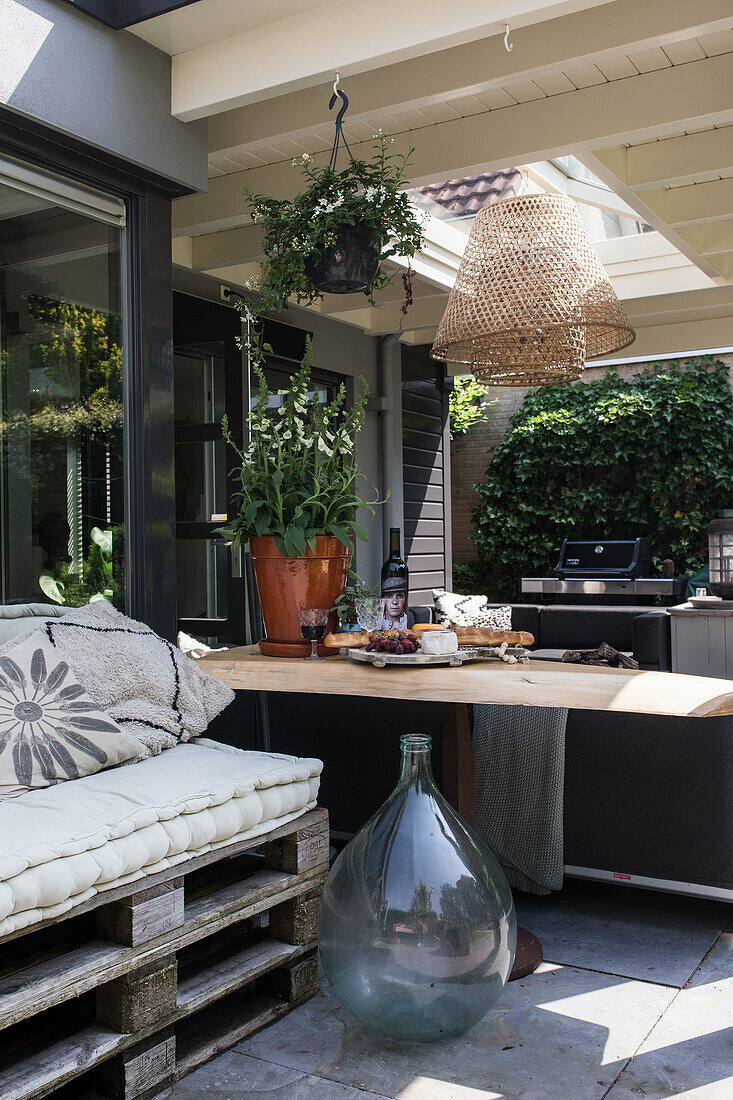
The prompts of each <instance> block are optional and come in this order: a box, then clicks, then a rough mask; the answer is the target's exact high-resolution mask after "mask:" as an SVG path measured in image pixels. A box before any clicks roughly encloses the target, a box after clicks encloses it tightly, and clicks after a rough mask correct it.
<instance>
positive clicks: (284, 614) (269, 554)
mask: <svg viewBox="0 0 733 1100" xmlns="http://www.w3.org/2000/svg"><path fill="white" fill-rule="evenodd" d="M250 554H251V556H252V564H253V566H254V571H255V577H256V578H257V591H258V593H259V597H260V606H261V608H262V618H263V620H264V624H265V635H266V637H265V638H263V639H262V641H261V642H260V643H259V647H260V650H261V652H262V653H266V654H268V655H269V656H271V657H307V656H308V655H309V653H310V650H311V647H310V642H306V641H304V639H303V635H302V634H301V632H300V622H299V620H298V611H299V609H300V608H304V607H333V605H334V603H335V601H336V597H337V596H339V595H340V594H341V592H343V589H344V585H345V584H346V572H347V570H348V567H349V561H350V560H351V551H349V550H347V549H346V548H345V546H344V545H343V543H342V542H340V541H339V540H338V539H337V538H334V537H333V535H319V536H318V538H317V539H316V552H315V554H312V553H311V552H310V550H309V551H308V553H307V554H306V555H304V556H302V557H299V558H287V557H285V555H284V554H281V553H280V551H279V550H278V548H277V546H276V545H275V539H274V538H273V537H272V535H262V536H261V537H260V536H257V535H255V536H254V537H253V538H252V539H250ZM335 625H336V616H335V615H334V614H331V615H330V616H329V620H328V629H329V630H333V629H334V628H335ZM318 652H319V653H321V654H322V655H325V654H326V653H328V652H331V651H329V650H326V649H325V648H324V647H323V646H319V647H318Z"/></svg>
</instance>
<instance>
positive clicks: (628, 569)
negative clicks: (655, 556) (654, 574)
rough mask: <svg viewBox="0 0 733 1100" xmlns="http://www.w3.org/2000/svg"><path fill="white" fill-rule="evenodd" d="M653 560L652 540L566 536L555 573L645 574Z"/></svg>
mask: <svg viewBox="0 0 733 1100" xmlns="http://www.w3.org/2000/svg"><path fill="white" fill-rule="evenodd" d="M651 564H652V544H651V540H650V539H648V538H639V539H583V540H580V541H574V540H571V539H565V540H564V542H563V544H562V549H561V550H560V558H559V560H558V563H557V565H556V566H555V574H556V575H557V576H558V577H560V578H563V579H564V578H569V577H644V576H647V577H648V576H649V573H650V571H651Z"/></svg>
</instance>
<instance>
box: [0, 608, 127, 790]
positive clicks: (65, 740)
mask: <svg viewBox="0 0 733 1100" xmlns="http://www.w3.org/2000/svg"><path fill="white" fill-rule="evenodd" d="M141 752H142V745H141V744H140V742H139V741H138V740H137V739H136V738H134V737H131V736H130V735H129V734H127V733H125V731H124V730H122V729H120V727H119V726H118V725H117V723H116V722H115V721H113V720H112V719H111V718H110V717H109V715H108V714H105V712H104V711H103V710H102V708H101V707H99V706H98V705H97V704H96V703H95V702H94V700H93V699H91V698H90V697H89V696H88V695H87V693H86V691H85V690H84V688H83V687H82V685H81V684H80V683H79V682H78V680H77V678H76V676H75V675H74V673H73V672H72V671H71V669H70V667H69V665H68V664H67V662H66V661H64V660H62V658H61V657H60V655H59V653H58V651H57V650H56V649H55V648H54V646H53V645H52V644H51V642H50V641H49V640H48V637H47V636H46V634H45V633H44V632H43V631H40V630H38V631H35V632H34V633H33V634H31V635H30V637H28V638H26V639H25V641H23V642H20V643H19V644H18V645H16V646H14V647H13V648H12V649H10V650H9V651H6V654H5V656H0V801H1V800H2V799H5V798H14V797H15V796H16V795H20V794H24V793H25V792H26V791H28V790H32V789H34V788H36V787H49V786H51V785H52V784H54V783H62V782H63V781H64V780H66V779H78V778H79V777H80V776H83V775H92V774H93V773H94V772H98V771H101V769H102V768H110V767H113V766H114V765H115V764H122V763H124V762H125V761H126V760H132V759H133V758H134V757H136V756H139V755H140V753H141Z"/></svg>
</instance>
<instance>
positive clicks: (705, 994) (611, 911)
mask: <svg viewBox="0 0 733 1100" xmlns="http://www.w3.org/2000/svg"><path fill="white" fill-rule="evenodd" d="M517 910H518V913H519V916H520V920H521V922H522V923H523V924H525V925H526V926H527V927H528V928H530V929H531V930H532V931H534V932H535V933H537V935H539V937H540V939H541V940H542V942H543V946H544V951H545V958H546V962H544V963H543V964H542V966H541V967H540V969H539V970H538V971H537V972H536V973H535V974H532V975H530V976H529V977H528V978H524V979H522V980H521V981H517V982H512V983H510V984H509V985H508V986H507V988H506V989H505V990H504V992H503V993H502V996H501V998H500V999H499V1002H498V1004H497V1005H496V1006H495V1008H494V1009H493V1010H492V1011H491V1012H490V1013H489V1015H488V1016H486V1017H485V1018H484V1019H483V1020H482V1021H481V1022H480V1023H479V1024H477V1025H476V1026H475V1027H473V1028H472V1029H471V1030H470V1031H468V1032H467V1033H466V1034H465V1035H463V1036H461V1037H460V1038H458V1039H452V1040H446V1041H444V1042H440V1043H433V1044H419V1045H417V1044H406V1043H397V1042H393V1041H389V1040H381V1039H379V1038H377V1037H376V1036H373V1035H370V1034H369V1033H368V1032H366V1031H364V1030H363V1029H362V1028H361V1027H359V1026H358V1025H357V1024H356V1023H355V1022H354V1021H353V1020H352V1019H351V1017H349V1016H348V1014H347V1013H346V1012H345V1011H344V1010H343V1009H342V1008H341V1007H340V1005H339V1004H338V1003H337V1002H336V1001H335V1000H334V998H333V997H332V995H331V993H330V991H329V990H328V987H327V984H326V982H325V979H324V980H323V982H322V988H321V992H320V993H319V994H318V995H317V996H316V997H314V998H313V999H312V1000H311V1001H309V1002H308V1003H307V1004H305V1005H303V1006H302V1007H301V1008H299V1009H296V1010H295V1011H294V1012H292V1013H291V1014H290V1015H289V1016H287V1017H285V1018H284V1019H282V1020H280V1021H279V1022H278V1023H276V1024H274V1025H273V1026H272V1027H269V1028H267V1029H265V1030H264V1031H261V1032H260V1033H259V1034H258V1035H255V1036H253V1037H252V1038H250V1039H248V1040H246V1041H245V1042H242V1043H239V1044H238V1045H237V1046H236V1047H234V1048H233V1049H232V1050H231V1051H228V1052H226V1053H225V1054H222V1055H220V1056H219V1057H217V1058H215V1059H214V1060H213V1061H211V1062H209V1063H208V1064H207V1065H205V1066H203V1067H202V1068H201V1069H199V1070H197V1071H196V1072H195V1073H193V1074H191V1076H189V1077H187V1078H184V1079H183V1080H182V1081H180V1082H179V1083H178V1084H177V1085H176V1086H174V1087H173V1088H170V1089H166V1090H165V1091H164V1092H162V1093H160V1094H159V1097H158V1098H156V1100H163V1098H169V1097H170V1098H171V1100H173V1098H182V1100H183V1098H186V1100H192V1098H194V1097H239V1096H247V1097H250V1098H252V1100H256V1098H262V1100H366V1098H367V1097H376V1098H377V1100H494V1098H497V1100H498V1098H499V1097H507V1098H511V1100H518V1098H522V1100H571V1098H573V1100H574V1098H575V1097H579V1098H582V1100H586V1098H587V1100H602V1098H605V1097H608V1098H609V1100H641V1098H645V1100H662V1098H664V1100H666V1098H668V1097H686V1098H694V1100H713V1098H715V1100H730V1098H733V921H731V919H730V918H731V914H732V910H731V907H730V906H729V905H725V904H723V903H719V902H707V901H700V900H697V899H689V898H682V897H676V896H672V895H666V894H658V893H651V892H646V891H641V890H634V889H630V888H626V887H620V886H619V887H616V886H606V885H600V884H591V883H583V882H577V881H575V882H573V881H568V883H567V885H566V887H565V889H564V890H563V891H562V893H560V894H556V895H553V896H552V897H550V898H547V899H540V898H529V897H527V896H526V895H519V896H518V899H517ZM726 928H727V930H726Z"/></svg>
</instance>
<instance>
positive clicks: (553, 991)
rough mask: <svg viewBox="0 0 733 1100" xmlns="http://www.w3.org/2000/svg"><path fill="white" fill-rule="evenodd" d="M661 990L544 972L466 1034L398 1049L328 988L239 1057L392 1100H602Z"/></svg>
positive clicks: (652, 1014)
mask: <svg viewBox="0 0 733 1100" xmlns="http://www.w3.org/2000/svg"><path fill="white" fill-rule="evenodd" d="M674 995H675V993H674V990H672V989H669V988H667V987H664V986H659V985H651V984H647V983H643V982H635V981H627V980H625V979H619V978H612V977H609V976H608V975H605V974H592V973H589V972H588V971H583V970H574V969H572V968H569V967H562V966H548V965H543V967H542V968H541V970H540V971H538V972H537V973H536V974H534V975H531V976H530V977H529V978H526V979H523V980H522V981H520V982H512V983H511V984H510V985H509V986H507V987H506V989H505V990H504V992H503V994H502V996H501V998H500V1000H499V1003H498V1004H497V1006H496V1007H495V1008H494V1009H493V1010H492V1011H491V1012H490V1013H489V1015H488V1016H486V1017H485V1019H484V1020H482V1021H481V1022H480V1023H479V1024H477V1025H476V1026H475V1027H473V1028H471V1030H470V1031H468V1032H467V1033H466V1034H465V1035H463V1036H461V1037H459V1038H457V1039H451V1040H446V1041H444V1042H439V1043H431V1044H427V1043H426V1044H409V1043H398V1042H394V1041H392V1040H385V1039H381V1038H379V1037H378V1036H374V1035H371V1034H370V1033H368V1032H366V1031H364V1029H362V1028H361V1027H360V1026H359V1025H357V1024H356V1022H355V1021H354V1020H353V1019H352V1018H351V1017H350V1016H349V1015H348V1014H347V1013H346V1012H345V1011H344V1009H342V1008H341V1006H340V1005H339V1004H338V1003H337V1002H336V1000H335V999H334V998H333V997H332V995H331V994H330V992H329V991H328V989H327V988H324V989H323V990H322V991H321V993H319V994H318V995H317V996H316V997H315V998H313V999H312V1000H311V1001H309V1002H308V1003H307V1004H305V1005H303V1007H302V1008H300V1009H298V1010H296V1011H295V1012H293V1013H291V1014H290V1015H289V1016H287V1017H286V1018H284V1019H283V1020H280V1021H278V1023H276V1024H274V1025H273V1026H272V1027H270V1028H268V1029H266V1030H265V1031H263V1032H260V1033H259V1034H258V1035H255V1036H253V1037H252V1038H251V1039H247V1040H245V1041H244V1042H243V1043H240V1044H239V1045H238V1047H237V1048H236V1049H237V1051H239V1052H241V1053H245V1054H249V1055H251V1056H252V1057H254V1058H260V1059H262V1060H266V1061H271V1062H274V1063H276V1064H277V1065H280V1066H288V1067H290V1068H291V1069H294V1070H299V1071H301V1072H303V1073H305V1074H314V1075H316V1076H318V1077H323V1078H326V1079H328V1080H332V1081H338V1082H340V1083H341V1084H344V1085H351V1086H353V1087H355V1088H358V1089H362V1090H366V1091H368V1092H371V1093H376V1094H377V1095H383V1096H388V1097H391V1098H395V1100H433V1097H434V1098H435V1100H494V1098H498V1097H502V1098H510V1097H511V1098H521V1100H558V1098H559V1097H566V1096H567V1097H570V1096H572V1097H576V1096H577V1097H582V1098H583V1100H600V1098H601V1097H602V1096H603V1095H604V1093H605V1092H606V1090H607V1089H608V1088H609V1086H610V1085H611V1084H612V1082H613V1081H614V1079H615V1077H616V1076H617V1074H618V1072H619V1070H620V1069H621V1068H622V1066H623V1064H624V1062H625V1061H626V1060H627V1059H628V1058H630V1057H631V1055H632V1054H633V1053H634V1051H635V1050H636V1049H637V1048H638V1046H639V1045H640V1044H641V1042H642V1041H643V1039H644V1037H645V1036H646V1035H647V1034H648V1033H649V1031H650V1030H651V1028H652V1027H653V1026H654V1023H655V1022H656V1021H657V1019H658V1018H659V1016H660V1015H661V1014H662V1012H663V1011H664V1010H665V1008H666V1007H667V1005H668V1004H669V1003H670V1001H671V1000H672V999H673V997H674Z"/></svg>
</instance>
